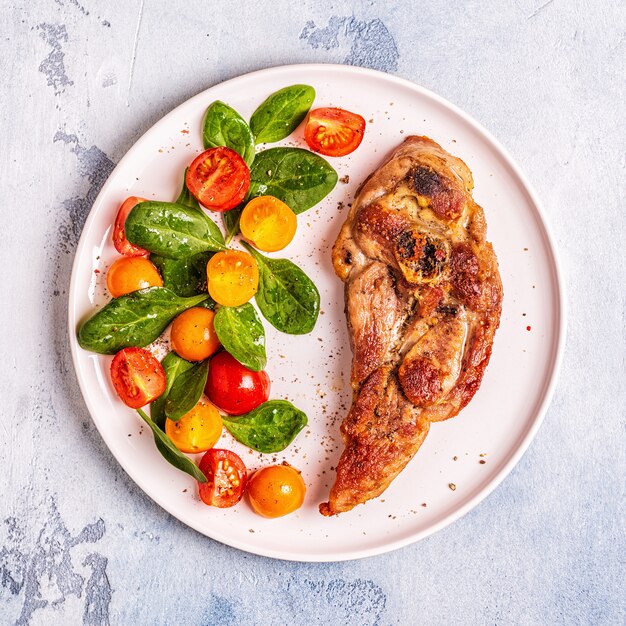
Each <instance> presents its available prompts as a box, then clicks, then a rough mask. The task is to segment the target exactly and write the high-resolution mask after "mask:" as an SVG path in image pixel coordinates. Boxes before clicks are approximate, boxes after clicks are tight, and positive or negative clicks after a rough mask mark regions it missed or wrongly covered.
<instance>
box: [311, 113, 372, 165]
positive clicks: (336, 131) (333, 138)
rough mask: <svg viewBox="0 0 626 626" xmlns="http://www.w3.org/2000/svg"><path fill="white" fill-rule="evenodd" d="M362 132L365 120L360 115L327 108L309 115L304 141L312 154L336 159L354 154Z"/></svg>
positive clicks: (361, 138) (361, 137)
mask: <svg viewBox="0 0 626 626" xmlns="http://www.w3.org/2000/svg"><path fill="white" fill-rule="evenodd" d="M364 132H365V120H364V119H363V118H362V117H361V116H360V115H358V114H357V113H351V112H350V111H345V110H344V109H336V108H332V107H327V108H323V109H314V110H313V111H311V112H310V113H309V119H308V121H307V123H306V126H305V127H304V139H305V140H306V142H307V144H308V145H309V148H311V150H313V151H314V152H319V153H320V154H325V155H326V156H333V157H338V156H345V155H346V154H350V153H351V152H354V151H355V150H356V149H357V148H358V147H359V145H360V143H361V141H362V140H363V133H364Z"/></svg>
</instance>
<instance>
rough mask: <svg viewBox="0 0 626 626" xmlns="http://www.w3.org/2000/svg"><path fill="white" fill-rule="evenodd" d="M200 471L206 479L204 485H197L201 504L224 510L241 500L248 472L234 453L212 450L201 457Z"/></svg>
mask: <svg viewBox="0 0 626 626" xmlns="http://www.w3.org/2000/svg"><path fill="white" fill-rule="evenodd" d="M200 471H201V472H202V473H203V474H204V475H205V476H206V479H207V480H206V482H205V483H198V490H199V492H200V499H201V500H202V502H204V503H205V504H208V505H209V506H217V507H219V508H221V509H224V508H227V507H229V506H233V505H234V504H237V502H239V500H241V497H242V496H243V492H244V491H245V489H246V482H247V481H248V472H247V471H246V466H245V465H244V463H243V461H242V460H241V459H240V458H239V457H238V456H237V455H236V454H235V453H234V452H231V451H230V450H219V449H217V448H212V449H211V450H209V451H208V452H207V453H206V454H205V455H204V456H203V457H202V460H201V461H200Z"/></svg>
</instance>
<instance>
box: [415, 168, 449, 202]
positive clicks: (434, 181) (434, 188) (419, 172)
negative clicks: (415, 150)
mask: <svg viewBox="0 0 626 626" xmlns="http://www.w3.org/2000/svg"><path fill="white" fill-rule="evenodd" d="M410 176H411V181H412V183H413V185H412V186H413V189H415V191H416V192H417V193H418V194H420V196H433V195H434V194H436V193H437V192H438V191H439V190H440V189H441V187H442V184H441V178H440V176H439V174H437V172H435V171H434V170H432V169H431V168H430V167H426V166H424V165H419V166H418V167H417V168H416V169H415V171H414V172H413V173H412V175H410Z"/></svg>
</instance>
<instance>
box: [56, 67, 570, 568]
mask: <svg viewBox="0 0 626 626" xmlns="http://www.w3.org/2000/svg"><path fill="white" fill-rule="evenodd" d="M294 69H297V70H300V71H302V72H307V71H315V72H319V71H322V70H324V71H328V72H333V73H335V72H339V73H341V72H347V73H348V74H356V75H362V76H366V77H368V76H369V77H371V78H373V79H376V80H383V81H390V82H391V83H395V84H396V85H398V86H400V87H404V88H406V89H409V90H411V91H414V92H417V93H418V94H419V95H421V96H423V97H425V98H428V99H430V100H431V101H433V102H435V103H437V104H439V105H440V106H442V107H443V108H445V109H447V110H449V111H451V112H452V113H453V114H455V115H457V116H458V117H460V118H461V119H462V120H463V121H464V122H465V123H467V124H468V125H469V126H470V127H472V128H473V130H475V131H476V132H478V134H480V135H482V137H483V138H484V139H485V140H487V142H488V143H489V144H490V146H491V147H492V148H493V149H494V150H495V151H496V153H497V154H498V156H499V157H501V159H502V162H503V163H505V164H506V166H507V167H509V168H510V169H511V171H512V172H513V174H514V175H515V177H517V179H518V180H519V182H520V183H521V185H522V187H523V189H524V191H525V193H526V194H528V197H529V199H530V201H531V203H532V205H533V207H534V209H535V211H536V213H537V216H538V218H539V220H538V221H539V222H540V226H541V228H542V230H543V235H544V237H545V240H546V244H547V246H546V248H547V252H548V253H549V256H550V257H551V261H552V270H553V271H554V279H555V285H556V289H557V291H558V294H556V295H557V296H558V297H557V298H556V301H557V303H558V310H557V311H556V312H555V314H556V320H557V327H558V332H557V335H556V348H555V350H554V354H553V359H552V364H551V368H550V374H549V380H548V382H547V384H546V385H544V390H543V396H542V397H541V401H540V402H539V405H538V407H537V408H536V410H535V415H534V418H533V419H532V423H531V425H530V427H529V428H528V430H527V431H526V433H525V434H524V436H523V437H522V438H521V439H520V441H519V443H518V444H517V447H516V449H515V451H514V452H513V453H512V454H511V455H510V456H509V458H508V460H507V461H506V462H505V463H503V465H502V467H501V468H500V469H499V471H498V472H497V473H496V474H495V475H494V476H493V477H492V478H491V479H490V481H489V482H488V483H487V484H486V485H484V486H483V487H481V488H479V489H478V491H477V492H476V493H475V494H474V495H473V496H472V497H470V498H469V499H468V500H466V502H465V503H463V504H462V505H461V506H459V507H458V508H457V509H456V510H454V511H453V512H452V513H449V514H447V515H445V517H443V518H442V519H440V520H439V521H437V522H435V523H433V524H431V525H430V526H429V527H427V528H425V529H422V530H419V531H416V532H413V533H410V534H408V535H407V536H405V537H402V538H400V539H396V540H393V541H386V542H382V543H381V544H380V545H377V546H374V547H369V548H362V549H357V550H349V551H347V552H341V553H338V554H336V555H333V556H332V557H331V556H328V555H326V554H320V555H315V554H311V553H307V552H287V553H285V552H281V551H280V550H274V549H269V548H264V547H262V546H256V545H255V544H254V543H248V542H244V541H239V540H236V539H233V538H231V537H229V536H225V535H224V534H223V533H221V532H213V533H211V534H209V533H208V532H207V529H206V528H204V527H200V526H199V525H198V524H196V523H194V521H193V520H191V521H190V520H187V519H183V516H182V515H179V514H178V513H177V512H176V511H174V510H172V508H171V507H169V506H168V505H167V503H166V502H165V501H164V498H162V497H160V496H159V495H156V496H155V495H153V494H152V493H150V492H149V491H148V490H147V487H146V486H145V485H144V481H143V479H142V477H141V476H139V475H133V474H131V472H130V471H129V470H128V469H127V468H126V466H125V465H124V463H123V461H122V459H121V458H120V456H121V455H119V456H118V454H116V452H115V451H114V449H115V445H112V443H110V441H109V439H110V438H109V437H108V435H107V434H106V432H105V431H103V430H101V429H100V427H99V425H98V423H97V421H96V420H95V419H94V416H93V415H94V411H95V407H94V406H93V403H92V400H91V398H90V396H89V395H88V394H87V392H86V382H85V380H84V374H83V372H82V370H81V368H80V367H79V365H78V355H79V350H80V349H81V348H80V346H79V345H78V341H77V339H76V324H77V317H76V312H75V310H74V309H73V307H72V303H73V301H74V300H75V293H76V290H77V288H78V287H77V278H76V276H77V274H78V272H77V268H78V266H79V262H78V261H79V258H81V257H82V256H83V248H84V247H85V245H86V241H87V233H88V232H89V231H90V229H91V227H92V225H93V222H94V221H95V213H94V212H93V210H92V209H93V206H95V205H96V204H98V203H99V202H100V199H101V197H102V196H104V195H106V193H107V192H108V188H109V186H110V185H111V180H112V179H113V178H114V174H115V173H116V172H117V171H118V169H122V168H123V167H124V165H125V162H126V161H127V160H130V156H129V154H130V152H132V151H133V149H134V148H135V147H136V146H137V145H138V144H140V143H141V142H142V141H144V140H145V138H146V136H147V135H148V134H150V133H151V132H152V130H153V128H154V127H155V126H157V125H158V124H160V123H161V122H163V120H165V119H167V118H169V117H173V116H174V115H175V114H176V113H177V111H178V110H179V109H180V108H181V107H183V106H186V105H188V104H189V103H190V102H191V101H193V100H196V99H200V98H203V97H205V96H206V94H207V93H208V92H209V91H211V90H212V89H214V88H215V87H217V86H218V85H219V86H225V85H228V84H229V83H234V82H237V81H242V80H247V79H250V78H252V77H257V78H258V77H260V76H264V75H269V74H280V73H283V72H290V71H293V70H294ZM67 321H68V337H69V343H70V350H71V354H72V363H73V366H74V371H75V373H76V378H77V380H78V384H79V388H80V391H81V394H82V396H83V399H84V401H85V404H86V406H87V410H88V411H89V415H90V417H91V420H92V422H93V423H94V424H95V426H96V428H97V430H98V432H99V434H100V436H101V437H102V439H103V441H104V443H105V444H106V446H107V448H108V450H109V452H110V453H111V454H112V455H113V457H114V458H115V460H116V461H117V462H118V463H119V465H120V466H121V468H122V469H123V470H124V471H125V472H126V474H127V475H128V476H129V477H130V478H131V480H133V482H135V484H136V485H137V486H138V487H139V488H140V489H141V490H142V491H143V492H144V494H145V495H146V496H148V497H149V498H150V499H151V500H153V501H154V502H155V503H156V504H158V505H159V506H160V507H161V508H162V509H164V510H165V511H166V512H167V513H168V514H170V515H172V516H173V517H175V518H176V519H177V520H179V521H180V522H181V523H183V524H184V525H185V526H188V527H190V528H193V529H194V530H195V531H197V532H199V533H200V534H202V535H204V536H207V537H209V538H210V539H213V540H215V541H219V542H220V543H223V544H225V545H228V546H230V547H233V548H237V549H238V550H242V551H244V552H248V553H251V554H256V555H259V556H264V557H270V558H274V559H278V560H284V561H296V562H309V563H315V562H326V563H332V562H340V561H349V560H356V559H362V558H367V557H372V556H377V555H380V554H385V553H388V552H392V551H395V550H398V549H400V548H403V547H405V546H407V545H411V544H413V543H416V542H418V541H420V540H422V539H425V538H426V537H429V536H430V535H433V534H434V533H436V532H438V531H440V530H443V529H444V528H446V527H447V526H449V525H450V524H452V523H454V522H455V521H457V520H458V519H460V518H461V517H463V516H464V515H465V514H467V513H468V512H469V511H471V510H472V509H473V508H475V507H476V506H477V505H478V504H480V502H482V501H483V500H485V499H486V498H487V497H488V496H489V495H491V493H493V491H494V490H495V489H496V488H497V487H498V486H499V485H500V484H501V483H502V482H503V481H504V479H505V478H506V477H507V476H508V475H509V474H510V473H511V471H512V470H513V468H514V467H515V466H516V465H517V464H518V463H519V461H520V459H521V457H522V456H523V455H524V453H525V452H526V451H527V450H528V448H529V446H530V444H531V442H532V441H533V439H534V438H535V436H536V435H537V432H538V431H539V429H540V427H541V425H542V423H543V420H544V418H545V415H546V412H547V410H548V408H549V406H550V404H551V402H552V398H553V396H554V392H555V389H556V385H557V382H558V379H559V375H560V372H561V368H562V364H563V355H564V350H565V338H566V334H567V309H566V291H565V281H564V278H563V270H562V263H561V260H560V255H559V252H558V248H557V245H556V240H555V238H554V235H553V232H552V228H551V226H550V223H549V221H548V219H547V217H546V212H545V209H544V206H543V204H542V202H541V200H540V198H539V196H538V194H537V192H536V191H535V189H534V187H533V185H532V184H531V183H530V181H529V179H528V178H527V176H526V175H525V174H524V172H523V171H522V170H521V168H520V167H519V165H518V164H517V162H516V161H515V160H514V159H513V157H512V156H511V154H510V153H509V151H508V150H507V149H506V148H505V147H504V145H502V144H501V143H500V141H499V140H498V139H496V138H495V136H494V135H492V134H491V132H490V131H489V130H487V129H486V128H485V127H484V126H483V125H482V124H481V123H480V122H478V121H477V120H476V119H474V118H473V117H472V116H471V115H469V114H468V113H466V112H465V111H463V110H462V109H461V108H459V107H458V106H457V105H455V104H453V103H452V102H450V101H449V100H447V99H446V98H443V97H442V96H439V95H438V94H436V93H435V92H433V91H431V90H430V89H427V88H425V87H422V86H421V85H419V84H417V83H415V82H413V81H411V80H408V79H406V78H402V77H399V76H396V75H393V74H388V73H386V72H382V71H379V70H374V69H370V68H364V67H358V66H352V65H344V64H337V63H297V64H287V65H277V66H274V67H268V68H263V69H259V70H255V71H252V72H248V73H245V74H240V75H238V76H235V77H233V78H230V79H228V80H225V81H222V82H219V83H215V84H214V85H211V86H210V87H208V88H207V89H204V90H202V91H201V92H199V93H197V94H196V95H194V96H192V97H191V98H187V99H186V100H184V101H183V102H181V103H180V104H178V105H177V106H176V107H174V108H173V109H172V110H171V111H169V112H168V113H166V114H165V115H163V116H162V117H160V118H159V119H158V120H157V121H156V122H155V123H154V124H152V125H151V126H150V128H148V129H147V130H146V131H145V132H144V133H143V134H142V135H141V137H139V138H138V139H137V140H135V141H134V142H133V144H132V145H131V146H130V148H128V150H127V151H126V153H125V154H124V156H123V157H122V158H121V159H120V161H119V162H118V164H117V165H116V166H115V168H114V169H113V171H112V172H111V173H110V174H109V176H108V178H107V180H106V182H105V183H104V185H103V186H102V189H101V190H100V192H99V193H98V196H97V197H96V199H95V200H94V202H93V204H92V206H91V208H90V210H89V215H88V216H87V219H86V220H85V223H84V225H83V228H82V230H81V235H80V238H79V241H78V245H77V246H76V252H75V255H74V261H73V262H72V270H71V276H70V287H69V293H68V320H67Z"/></svg>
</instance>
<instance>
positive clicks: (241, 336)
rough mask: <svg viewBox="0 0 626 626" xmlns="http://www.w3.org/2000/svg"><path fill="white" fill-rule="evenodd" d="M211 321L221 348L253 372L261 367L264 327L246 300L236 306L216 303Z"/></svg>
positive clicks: (263, 364) (263, 357) (265, 360)
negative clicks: (244, 302) (213, 317)
mask: <svg viewBox="0 0 626 626" xmlns="http://www.w3.org/2000/svg"><path fill="white" fill-rule="evenodd" d="M213 325H214V327H215V332H216V334H217V338H218V339H219V340H220V343H221V344H222V346H224V349H225V350H226V351H227V352H229V353H230V354H232V355H233V356H234V357H235V358H236V359H237V360H238V361H239V362H240V363H241V364H242V365H245V366H246V367H247V368H248V369H251V370H252V371H254V372H258V371H260V370H262V369H263V368H264V367H265V364H266V363H267V357H266V355H265V330H264V329H263V324H262V323H261V320H260V319H259V316H258V315H257V313H256V311H255V310H254V307H253V306H252V305H251V304H250V303H249V302H246V304H244V305H242V306H238V307H228V306H222V307H220V308H219V309H218V310H217V313H216V314H215V319H214V320H213Z"/></svg>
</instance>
